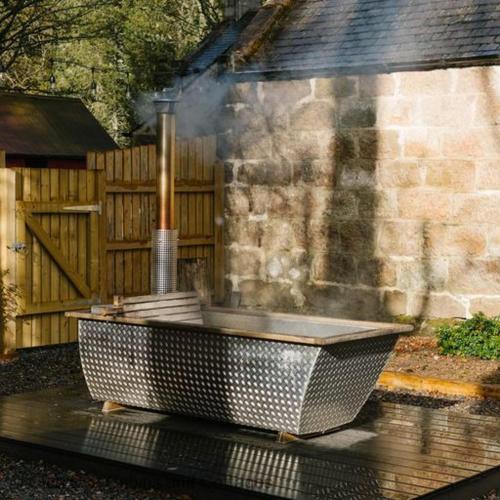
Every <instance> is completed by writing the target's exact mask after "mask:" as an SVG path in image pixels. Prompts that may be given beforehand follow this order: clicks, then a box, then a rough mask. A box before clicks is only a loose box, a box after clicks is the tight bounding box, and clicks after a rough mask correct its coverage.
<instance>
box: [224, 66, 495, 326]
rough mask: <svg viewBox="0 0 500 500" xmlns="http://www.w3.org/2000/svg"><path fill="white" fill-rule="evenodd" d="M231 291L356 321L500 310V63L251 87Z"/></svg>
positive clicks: (235, 115) (227, 126) (270, 304)
mask: <svg viewBox="0 0 500 500" xmlns="http://www.w3.org/2000/svg"><path fill="white" fill-rule="evenodd" d="M222 123H223V124H224V126H223V129H222V130H221V133H220V135H219V150H220V151H219V154H220V156H221V157H222V158H223V159H224V161H225V166H226V217H227V231H226V245H227V267H226V273H227V281H228V293H229V292H237V293H238V294H239V297H240V305H241V306H248V307H265V308H268V309H282V310H303V311H312V312H316V313H320V314H328V315H337V316H345V317H358V318H380V317H387V316H396V315H409V316H423V317H450V316H466V315H470V314H472V313H473V312H475V311H478V310H483V311H484V312H486V313H489V314H499V313H500V224H499V221H500V68H499V67H490V68H486V67H485V68H468V69H449V70H437V71H429V72H408V73H395V74H390V75H378V76H361V77H356V76H354V77H337V78H330V79H312V80H300V81H273V82H252V83H239V84H237V85H235V86H234V87H233V88H232V89H231V91H230V94H229V98H228V103H227V105H226V107H225V112H224V120H223V121H222Z"/></svg>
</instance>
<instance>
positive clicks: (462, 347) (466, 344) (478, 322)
mask: <svg viewBox="0 0 500 500" xmlns="http://www.w3.org/2000/svg"><path fill="white" fill-rule="evenodd" d="M437 336H438V346H439V350H440V352H441V353H442V354H453V355H459V356H474V357H478V358H482V359H500V316H497V317H495V318H488V317H487V316H485V315H484V314H483V313H477V314H475V315H474V316H473V317H472V318H470V319H468V320H465V321H462V322H460V323H457V324H455V325H443V326H440V327H439V328H438V329H437Z"/></svg>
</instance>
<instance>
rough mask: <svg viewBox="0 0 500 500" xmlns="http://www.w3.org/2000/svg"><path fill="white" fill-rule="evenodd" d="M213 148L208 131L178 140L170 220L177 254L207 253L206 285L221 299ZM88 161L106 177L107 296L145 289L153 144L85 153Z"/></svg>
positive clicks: (219, 186)
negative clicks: (172, 218)
mask: <svg viewBox="0 0 500 500" xmlns="http://www.w3.org/2000/svg"><path fill="white" fill-rule="evenodd" d="M215 147H216V142H215V137H213V136H208V137H199V138H195V139H192V140H189V141H187V140H184V141H182V140H181V141H178V142H177V155H176V160H177V164H176V189H175V192H176V196H175V207H176V208H175V220H176V226H177V229H179V239H180V241H179V259H187V258H196V257H198V258H199V257H204V258H206V260H207V267H208V274H209V278H210V282H211V287H212V289H213V290H214V293H215V298H216V300H220V299H221V298H222V296H223V290H224V282H223V279H224V278H223V277H224V272H223V265H224V262H223V229H222V225H221V222H222V220H223V213H222V210H223V205H222V204H221V202H220V200H222V198H223V187H224V186H223V184H224V180H223V169H222V166H221V165H219V164H218V162H217V159H216V153H215ZM88 161H89V164H90V165H94V164H97V165H98V164H102V165H103V168H104V171H105V177H106V188H105V190H106V201H105V204H104V207H105V217H106V258H105V262H106V268H107V270H106V275H107V297H106V298H107V299H108V300H109V298H110V297H111V296H112V295H144V294H148V293H150V253H151V229H152V228H154V227H155V219H156V199H155V193H156V168H155V161H156V149H155V146H139V147H134V148H130V149H124V150H119V151H114V152H109V153H97V154H89V157H88ZM216 221H219V223H218V224H217V223H216Z"/></svg>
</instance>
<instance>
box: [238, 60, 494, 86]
mask: <svg viewBox="0 0 500 500" xmlns="http://www.w3.org/2000/svg"><path fill="white" fill-rule="evenodd" d="M499 62H500V54H493V55H486V56H476V57H468V58H456V59H437V60H432V61H431V60H429V61H412V62H403V63H384V64H380V63H372V64H363V65H361V64H356V65H345V66H325V67H320V68H290V69H265V68H263V69H261V68H255V69H241V70H237V71H233V72H231V75H232V77H233V79H235V80H237V81H246V80H261V79H265V80H286V79H298V78H315V77H328V76H336V75H362V74H383V73H397V72H404V71H431V70H435V69H447V68H461V67H470V66H491V65H494V64H498V63H499Z"/></svg>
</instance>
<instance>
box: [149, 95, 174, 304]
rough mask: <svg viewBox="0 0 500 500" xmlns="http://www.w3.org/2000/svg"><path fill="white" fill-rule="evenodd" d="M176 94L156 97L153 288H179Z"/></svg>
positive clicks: (158, 290)
mask: <svg viewBox="0 0 500 500" xmlns="http://www.w3.org/2000/svg"><path fill="white" fill-rule="evenodd" d="M176 102H177V100H176V98H175V97H166V96H162V97H160V98H158V99H155V106H156V110H157V112H156V120H157V125H156V230H155V231H154V232H153V242H152V254H151V290H152V293H153V294H165V293H169V292H174V291H175V290H176V289H177V247H178V232H177V230H176V229H175V220H174V215H175V207H174V193H175V104H176Z"/></svg>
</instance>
